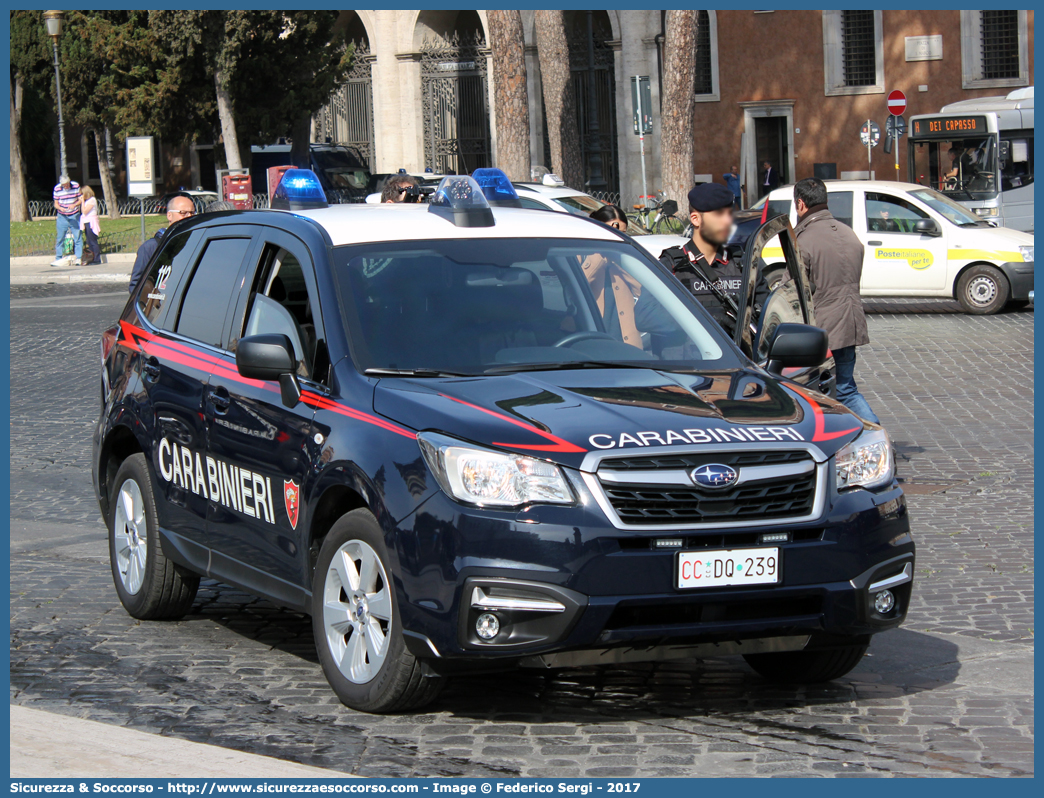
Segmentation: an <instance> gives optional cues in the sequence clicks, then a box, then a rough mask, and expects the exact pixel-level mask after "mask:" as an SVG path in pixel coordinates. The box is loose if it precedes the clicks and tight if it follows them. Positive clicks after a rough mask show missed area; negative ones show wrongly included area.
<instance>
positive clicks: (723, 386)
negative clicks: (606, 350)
mask: <svg viewBox="0 0 1044 798" xmlns="http://www.w3.org/2000/svg"><path fill="white" fill-rule="evenodd" d="M374 410H375V411H376V412H377V413H379V414H380V415H382V416H385V417H386V418H388V419H390V420H392V421H395V422H397V423H399V424H403V425H405V426H407V427H410V428H412V429H414V430H417V431H425V430H429V431H438V432H443V433H446V434H447V435H451V436H453V437H456V438H460V439H462V440H467V441H472V442H475V443H480V444H484V445H486V446H493V447H497V448H502V449H509V450H512V451H516V452H519V453H521V454H529V455H532V456H534V457H540V458H543V459H548V460H552V461H554V462H556V463H559V464H561V465H566V466H571V467H574V468H579V467H580V466H581V464H583V462H584V459H585V457H586V456H587V455H588V454H589V453H591V452H601V451H612V452H613V453H614V454H615V453H616V452H621V453H632V454H633V453H641V452H643V451H650V450H652V449H654V448H659V449H661V451H663V450H669V449H670V448H671V447H679V448H680V447H684V446H688V447H692V446H693V445H707V446H717V447H719V448H720V447H722V446H725V447H731V446H737V447H744V448H751V447H754V448H759V447H766V446H771V447H787V446H793V445H794V444H795V443H799V442H807V443H809V444H812V445H813V446H814V447H816V448H818V449H819V452H820V454H821V455H822V457H821V458H817V459H825V458H827V457H829V456H830V455H832V454H833V453H834V452H835V451H836V450H837V449H839V448H840V447H841V446H843V445H845V444H846V443H848V442H849V441H850V440H852V439H853V438H855V437H856V436H857V435H858V434H859V433H860V432H861V431H862V430H863V428H864V424H863V422H862V421H860V419H859V418H858V417H856V416H854V415H853V414H852V413H850V412H849V411H848V410H847V409H845V408H844V407H843V406H842V405H841V404H839V403H838V402H835V401H834V400H832V399H828V398H827V397H825V396H822V395H820V394H816V393H813V392H811V391H808V390H807V389H805V388H801V387H798V386H793V385H791V384H789V383H781V382H777V381H776V380H774V379H771V378H769V377H766V376H765V375H764V374H763V373H761V372H757V371H753V370H745V369H735V370H725V371H714V372H709V371H708V372H704V373H700V374H676V373H665V372H659V371H654V370H652V369H591V370H575V371H545V372H533V373H525V374H516V375H505V376H491V377H476V378H473V379H472V378H460V379H429V378H419V379H408V378H386V379H382V380H381V381H380V382H379V383H378V384H377V386H376V389H375V392H374Z"/></svg>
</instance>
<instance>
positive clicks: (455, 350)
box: [335, 238, 738, 376]
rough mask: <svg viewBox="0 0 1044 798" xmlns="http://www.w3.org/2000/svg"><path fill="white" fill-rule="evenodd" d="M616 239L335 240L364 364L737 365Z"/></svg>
mask: <svg viewBox="0 0 1044 798" xmlns="http://www.w3.org/2000/svg"><path fill="white" fill-rule="evenodd" d="M646 258H647V256H645V255H644V254H643V253H641V251H640V250H638V249H637V248H636V247H634V246H633V245H631V244H628V243H626V242H622V241H591V240H560V239H553V240H549V239H525V238H522V239H463V240H461V239H456V240H435V241H411V242H405V243H404V242H395V243H380V244H363V245H354V246H347V247H338V248H337V249H336V250H335V273H336V278H337V283H338V289H339V292H340V296H341V305H342V308H343V310H344V316H345V322H346V325H347V327H348V329H349V331H350V335H351V344H352V350H353V352H354V354H355V358H356V364H357V365H358V366H359V367H360V368H361V369H362V370H364V371H365V370H369V369H377V370H381V371H384V372H386V373H387V372H392V373H394V372H399V373H410V374H412V373H414V372H418V371H420V372H422V374H421V376H431V375H434V374H441V373H449V374H467V375H478V374H496V373H510V372H512V371H527V370H538V369H541V368H548V369H562V368H592V367H595V368H597V367H603V366H606V367H608V366H621V367H639V368H656V369H662V370H668V371H692V370H695V369H701V368H716V369H717V368H733V367H735V366H737V365H738V357H737V354H736V352H735V350H734V349H732V348H731V345H730V343H729V342H728V340H727V338H726V337H725V336H724V333H723V332H722V330H721V329H720V328H719V327H718V326H717V325H716V324H715V323H714V322H713V321H711V320H710V318H709V317H708V316H706V314H705V313H703V312H702V310H700V309H698V306H697V303H696V302H695V300H693V299H692V297H691V296H690V295H689V294H688V293H687V292H685V291H684V289H683V288H682V286H681V285H680V284H678V283H675V282H674V281H672V280H670V279H669V278H667V276H666V275H665V274H664V273H663V272H662V269H661V267H660V266H659V264H656V263H654V262H652V261H649V260H647V259H646Z"/></svg>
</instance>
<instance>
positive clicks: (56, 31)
mask: <svg viewBox="0 0 1044 798" xmlns="http://www.w3.org/2000/svg"><path fill="white" fill-rule="evenodd" d="M43 17H44V24H45V25H46V26H47V35H48V36H50V37H51V42H52V43H53V45H54V87H55V93H56V94H57V95H58V140H59V143H60V145H61V154H62V174H63V175H64V174H68V167H67V166H66V163H65V119H64V118H63V117H62V76H61V73H60V72H59V70H58V37H59V36H61V35H62V20H64V19H65V12H64V11H44V15H43Z"/></svg>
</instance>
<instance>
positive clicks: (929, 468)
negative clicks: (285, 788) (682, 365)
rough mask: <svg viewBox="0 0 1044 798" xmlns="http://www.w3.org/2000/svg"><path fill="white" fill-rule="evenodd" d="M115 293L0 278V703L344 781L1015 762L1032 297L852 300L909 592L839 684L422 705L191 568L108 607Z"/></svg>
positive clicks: (697, 682)
mask: <svg viewBox="0 0 1044 798" xmlns="http://www.w3.org/2000/svg"><path fill="white" fill-rule="evenodd" d="M122 304H123V298H122V296H121V295H119V294H118V293H117V292H114V291H112V290H111V289H110V290H108V291H105V290H95V291H93V292H89V291H84V292H74V291H68V290H63V291H62V292H61V293H60V295H59V292H57V291H48V290H41V289H39V288H38V287H31V288H29V287H27V288H26V289H22V290H15V289H12V308H11V381H12V383H11V436H12V439H11V524H12V542H11V549H12V561H11V701H12V703H18V704H24V705H28V706H33V707H37V708H41V709H47V710H49V711H53V712H58V713H65V714H71V715H77V716H80V717H86V718H91V719H94V720H100V721H104V722H108V723H113V724H116V725H125V726H128V727H133V728H138V729H143V730H146V731H151V732H155V733H158V734H164V735H170V736H175V737H182V738H185V739H190V740H196V741H201V742H208V743H212V744H216V745H221V746H226V747H230V748H236V749H240V750H245V751H251V752H255V753H262V754H268V755H273V756H278V757H282V758H285V759H290V760H295V761H299V762H302V763H306V764H313V765H319V766H322V767H327V768H332V769H335V770H342V771H345V772H352V773H357V774H360V775H364V776H428V775H468V776H514V775H524V776H555V777H567V776H628V777H653V776H668V775H670V776H724V775H736V776H746V775H772V776H888V775H901V776H906V775H910V776H1027V775H1032V774H1033V736H1032V734H1033V696H1032V667H1033V615H1032V600H1033V526H1032V525H1033V493H1032V485H1033V440H1032V436H1033V370H1032V369H1033V361H1032V358H1033V313H1032V311H1029V312H1018V313H1008V314H1004V315H1001V316H997V317H989V318H976V317H969V316H965V315H963V314H961V313H959V312H957V308H956V305H955V303H952V302H942V301H938V302H937V301H923V300H921V301H879V300H875V301H872V302H870V303H868V306H869V309H870V311H871V316H870V319H869V324H870V334H871V337H872V339H873V344H872V345H871V346H870V347H866V348H864V349H862V350H861V351H860V361H859V364H858V367H857V371H856V374H857V378H859V379H860V380H861V383H862V390H863V392H864V394H865V395H866V396H867V398H868V400H869V401H870V403H871V405H872V406H873V407H874V408H875V410H876V411H877V413H878V414H879V415H880V416H881V419H882V422H883V423H884V424H885V426H886V427H887V428H888V430H889V431H890V433H891V434H892V436H893V438H894V439H895V441H896V443H897V445H898V447H899V451H900V452H901V456H902V462H901V465H900V475H901V476H902V477H903V478H904V479H905V480H906V481H907V488H908V492H909V493H910V497H909V501H910V506H911V515H912V520H913V524H914V530H915V536H916V539H917V542H918V546H919V549H918V573H917V583H916V585H915V590H914V606H913V607H912V609H911V613H910V617H909V620H908V622H907V624H906V625H905V626H904V627H903V628H902V629H900V630H898V631H894V632H889V633H886V634H884V635H881V636H878V637H876V638H875V639H874V642H873V644H872V646H871V648H870V652H869V655H868V656H867V657H866V658H865V659H864V661H863V662H862V663H861V664H860V665H859V667H858V668H857V669H856V670H855V671H853V673H852V674H850V675H849V676H848V677H846V678H844V679H841V680H839V681H837V682H835V683H832V684H829V685H825V686H819V687H815V688H803V689H797V688H781V687H777V686H771V685H767V684H766V683H764V682H763V681H761V680H760V679H759V678H758V677H757V676H755V675H754V674H753V672H751V671H750V669H749V668H747V667H746V665H745V664H744V663H743V662H742V660H740V659H738V658H736V659H731V658H721V659H708V660H705V661H702V662H695V663H683V664H670V665H655V666H654V665H649V666H641V667H639V666H634V667H628V668H603V669H582V670H573V671H562V672H553V673H536V672H521V673H518V674H505V675H498V676H483V677H481V678H470V679H467V680H461V681H459V682H457V683H454V684H451V685H450V687H449V688H448V689H447V690H446V691H445V692H444V693H443V694H442V696H441V697H440V699H439V700H438V701H437V702H436V703H435V704H434V705H433V706H432V707H431V708H430V709H429V710H428V711H426V712H423V713H418V714H413V715H405V716H388V717H383V716H371V715H365V714H362V713H357V712H353V711H351V710H348V709H346V708H344V707H342V706H341V705H340V704H338V703H337V701H336V699H335V698H334V696H333V694H332V693H331V692H330V690H329V688H328V687H327V685H326V683H325V680H324V679H323V677H322V673H321V671H320V669H319V666H318V664H317V661H316V655H315V649H314V646H313V643H312V639H311V632H310V627H309V625H308V622H307V619H305V618H303V617H302V616H300V615H297V614H295V613H290V612H286V611H282V610H280V609H278V608H276V607H274V606H272V605H270V604H268V603H266V602H263V601H259V600H256V599H254V598H252V597H250V596H247V595H244V594H242V593H240V592H239V591H236V590H234V589H232V588H228V587H225V586H222V585H219V584H216V583H214V582H204V584H203V587H202V589H201V591H200V595H199V599H198V600H197V603H196V606H195V608H194V610H193V613H192V614H191V615H190V616H188V617H187V618H185V619H184V620H182V621H179V622H176V623H140V622H137V621H134V620H133V619H131V618H130V617H129V616H127V615H126V613H125V612H124V611H123V610H122V608H121V607H120V606H119V603H118V601H117V599H116V595H115V592H114V590H113V588H112V583H111V577H110V575H109V569H108V564H107V555H106V548H105V539H104V529H103V526H102V524H101V521H100V520H99V519H98V511H97V506H96V504H95V503H94V500H93V496H92V490H91V483H90V429H91V425H92V424H93V421H94V419H95V414H96V412H97V405H98V399H97V393H98V376H97V363H98V357H99V354H98V346H99V336H100V332H101V330H102V329H104V328H105V327H106V326H108V325H109V324H111V323H112V321H113V320H114V319H115V318H116V315H117V314H118V312H119V310H120V308H121V307H122Z"/></svg>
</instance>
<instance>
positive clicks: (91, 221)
mask: <svg viewBox="0 0 1044 798" xmlns="http://www.w3.org/2000/svg"><path fill="white" fill-rule="evenodd" d="M82 193H83V205H81V206H80V229H81V230H83V233H84V235H85V236H86V237H87V248H88V249H90V251H91V259H90V260H89V261H87V262H86V263H84V264H82V265H84V266H95V265H97V264H99V263H101V247H100V246H99V245H98V234H99V233H101V226H100V225H99V224H98V199H97V198H96V197H95V196H94V189H92V188H91V187H90V186H84V187H83V191H82Z"/></svg>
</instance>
